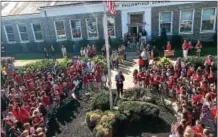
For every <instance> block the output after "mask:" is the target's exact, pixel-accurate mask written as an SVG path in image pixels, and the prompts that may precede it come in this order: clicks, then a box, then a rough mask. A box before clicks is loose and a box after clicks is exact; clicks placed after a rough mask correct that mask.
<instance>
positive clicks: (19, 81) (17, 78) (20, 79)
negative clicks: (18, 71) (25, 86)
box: [14, 75, 23, 85]
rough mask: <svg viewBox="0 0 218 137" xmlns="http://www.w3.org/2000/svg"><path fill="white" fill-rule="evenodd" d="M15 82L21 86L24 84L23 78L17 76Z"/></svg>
mask: <svg viewBox="0 0 218 137" xmlns="http://www.w3.org/2000/svg"><path fill="white" fill-rule="evenodd" d="M14 80H15V81H16V83H18V84H19V85H20V84H21V83H22V82H23V79H22V77H21V76H19V75H16V76H15V77H14Z"/></svg>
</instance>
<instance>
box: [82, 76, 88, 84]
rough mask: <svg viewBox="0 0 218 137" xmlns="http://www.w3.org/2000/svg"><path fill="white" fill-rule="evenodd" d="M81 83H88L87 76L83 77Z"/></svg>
mask: <svg viewBox="0 0 218 137" xmlns="http://www.w3.org/2000/svg"><path fill="white" fill-rule="evenodd" d="M83 83H84V84H86V83H88V76H87V75H84V76H83Z"/></svg>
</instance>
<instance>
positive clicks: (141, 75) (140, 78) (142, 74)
mask: <svg viewBox="0 0 218 137" xmlns="http://www.w3.org/2000/svg"><path fill="white" fill-rule="evenodd" d="M143 77H144V73H143V72H139V73H138V76H137V79H138V80H139V81H142V79H143Z"/></svg>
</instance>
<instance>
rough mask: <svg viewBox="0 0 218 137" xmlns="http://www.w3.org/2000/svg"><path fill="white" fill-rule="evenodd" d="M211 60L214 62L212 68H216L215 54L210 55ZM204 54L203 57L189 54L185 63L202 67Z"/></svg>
mask: <svg viewBox="0 0 218 137" xmlns="http://www.w3.org/2000/svg"><path fill="white" fill-rule="evenodd" d="M212 57H213V62H214V69H215V70H217V56H212ZM205 59H206V56H204V57H197V56H191V57H188V59H187V61H186V62H187V63H188V64H192V65H194V67H195V68H197V67H198V66H202V67H203V68H204V62H205Z"/></svg>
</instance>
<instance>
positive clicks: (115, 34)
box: [110, 16, 117, 38]
mask: <svg viewBox="0 0 218 137" xmlns="http://www.w3.org/2000/svg"><path fill="white" fill-rule="evenodd" d="M112 17H113V18H114V36H110V37H111V38H116V37H117V33H116V19H115V18H116V17H115V16H112Z"/></svg>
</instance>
